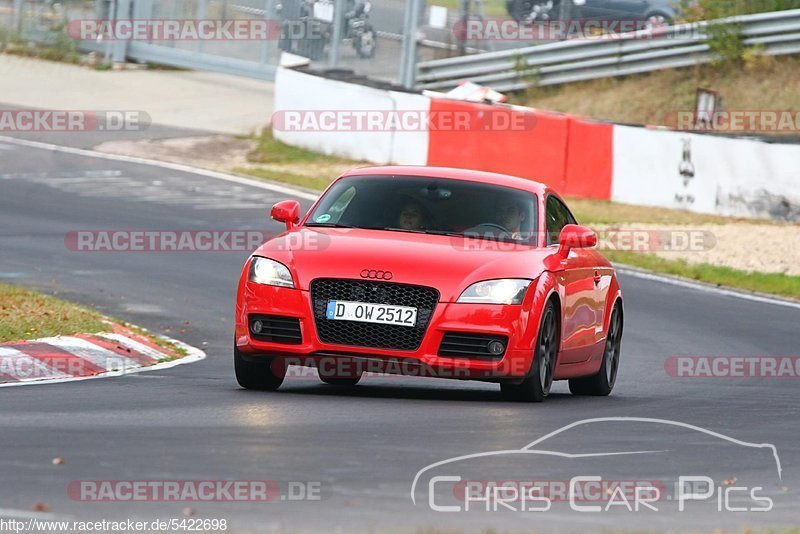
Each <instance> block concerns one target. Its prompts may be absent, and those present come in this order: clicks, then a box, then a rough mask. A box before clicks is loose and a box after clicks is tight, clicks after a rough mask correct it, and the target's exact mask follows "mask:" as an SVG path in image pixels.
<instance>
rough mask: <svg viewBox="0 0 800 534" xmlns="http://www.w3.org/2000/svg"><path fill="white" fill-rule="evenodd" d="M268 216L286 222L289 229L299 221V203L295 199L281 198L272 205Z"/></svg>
mask: <svg viewBox="0 0 800 534" xmlns="http://www.w3.org/2000/svg"><path fill="white" fill-rule="evenodd" d="M270 216H271V217H272V218H273V219H275V220H276V221H278V222H282V223H286V229H287V230H291V229H292V228H294V227H295V226H296V225H297V223H299V222H300V203H299V202H298V201H296V200H283V201H281V202H278V203H277V204H275V205H274V206H272V210H271V211H270Z"/></svg>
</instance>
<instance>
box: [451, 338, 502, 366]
mask: <svg viewBox="0 0 800 534" xmlns="http://www.w3.org/2000/svg"><path fill="white" fill-rule="evenodd" d="M507 345H508V338H507V337H505V336H497V335H491V334H490V335H487V334H469V333H464V332H446V333H445V335H444V338H443V339H442V344H441V345H439V356H449V357H451V358H475V359H480V360H500V359H502V358H503V355H504V354H505V353H506V346H507Z"/></svg>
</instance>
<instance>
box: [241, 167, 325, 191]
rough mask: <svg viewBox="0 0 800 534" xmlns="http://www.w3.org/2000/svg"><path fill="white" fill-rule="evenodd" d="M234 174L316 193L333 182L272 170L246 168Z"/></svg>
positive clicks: (318, 177)
mask: <svg viewBox="0 0 800 534" xmlns="http://www.w3.org/2000/svg"><path fill="white" fill-rule="evenodd" d="M232 171H233V172H235V173H238V174H247V175H249V176H255V177H256V178H261V179H262V180H269V181H271V182H282V183H285V184H289V185H296V186H298V187H303V188H305V189H313V190H314V191H322V190H323V189H325V188H326V187H328V184H329V183H331V181H332V180H333V178H335V177H332V176H304V175H302V174H294V173H291V172H286V171H280V170H272V169H258V168H255V169H253V168H244V167H235V168H233V169H232Z"/></svg>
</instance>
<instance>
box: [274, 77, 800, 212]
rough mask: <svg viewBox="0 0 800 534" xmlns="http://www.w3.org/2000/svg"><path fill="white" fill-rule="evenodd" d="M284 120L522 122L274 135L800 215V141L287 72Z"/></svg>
mask: <svg viewBox="0 0 800 534" xmlns="http://www.w3.org/2000/svg"><path fill="white" fill-rule="evenodd" d="M275 109H276V114H280V113H283V112H286V111H298V110H300V111H302V110H317V111H324V110H339V111H342V112H347V111H350V110H384V111H386V112H390V111H402V110H416V111H421V112H427V113H429V114H430V116H431V117H435V116H436V114H455V113H467V114H470V116H472V117H475V116H483V115H489V114H492V113H497V112H498V110H502V111H503V112H504V113H507V114H510V115H513V116H515V118H518V119H520V120H521V123H524V124H532V125H533V127H525V128H495V129H493V128H488V129H483V128H466V129H457V128H434V127H431V128H428V129H423V130H416V131H397V130H395V131H342V130H336V131H332V130H321V129H313V128H310V129H305V130H303V131H285V130H280V129H273V131H274V135H275V137H276V138H277V139H279V140H281V141H284V142H286V143H288V144H292V145H295V146H301V147H304V148H307V149H310V150H315V151H318V152H322V153H325V154H330V155H338V156H342V157H347V158H351V159H356V160H364V161H369V162H373V163H379V164H386V163H394V164H400V165H434V166H442V167H459V168H470V169H478V170H485V171H493V172H500V173H505V174H511V175H515V176H521V177H523V178H530V179H532V180H536V181H540V182H544V183H546V184H548V185H550V186H552V187H554V188H555V189H556V190H557V191H559V192H560V193H562V194H564V195H569V196H576V197H584V198H596V199H604V200H615V201H619V202H625V203H629V204H637V205H646V206H660V207H667V208H681V209H688V210H691V211H696V212H701V213H712V214H720V215H732V216H739V217H767V218H775V219H792V220H796V219H800V180H798V179H797V170H796V169H797V162H800V145H782V144H770V143H764V142H761V141H757V140H751V139H732V138H725V137H718V136H712V135H702V134H693V133H688V132H680V131H671V130H666V129H653V128H644V127H631V126H622V125H617V124H610V123H603V122H599V121H593V120H591V119H587V118H582V117H576V116H571V115H567V114H561V113H552V112H546V111H542V110H538V109H532V108H522V107H519V106H516V107H512V106H497V105H489V104H478V103H472V102H465V101H457V100H451V99H446V98H436V97H431V96H427V95H418V94H414V93H402V92H396V91H387V90H383V89H377V88H372V87H365V86H362V85H357V84H351V83H345V82H341V81H335V80H329V79H327V78H324V77H322V76H317V75H313V74H310V73H307V72H302V71H297V70H292V69H286V68H281V69H279V71H278V76H277V81H276V90H275Z"/></svg>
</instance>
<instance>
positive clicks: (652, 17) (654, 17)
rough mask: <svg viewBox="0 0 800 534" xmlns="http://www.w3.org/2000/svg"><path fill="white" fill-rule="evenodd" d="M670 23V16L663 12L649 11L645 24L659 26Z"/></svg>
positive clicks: (650, 26) (651, 26) (652, 26)
mask: <svg viewBox="0 0 800 534" xmlns="http://www.w3.org/2000/svg"><path fill="white" fill-rule="evenodd" d="M670 24H672V17H670V16H669V15H667V14H665V13H650V14H648V15H647V26H648V27H649V28H654V27H655V28H659V27H663V26H669V25H670Z"/></svg>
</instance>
